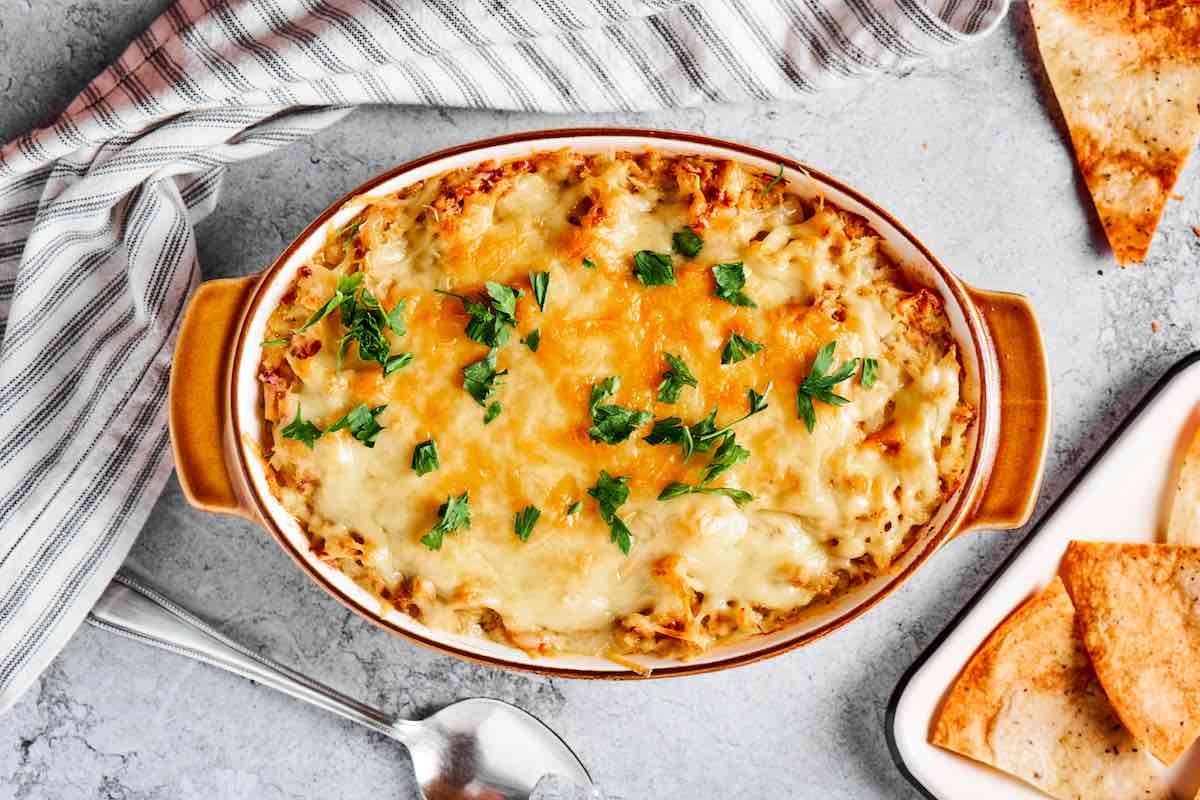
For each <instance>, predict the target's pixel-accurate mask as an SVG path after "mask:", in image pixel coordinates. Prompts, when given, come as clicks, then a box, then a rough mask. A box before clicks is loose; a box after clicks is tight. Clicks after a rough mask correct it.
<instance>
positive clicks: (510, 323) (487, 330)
mask: <svg viewBox="0 0 1200 800" xmlns="http://www.w3.org/2000/svg"><path fill="white" fill-rule="evenodd" d="M484 289H485V290H486V291H487V300H486V301H485V302H479V301H476V300H472V299H471V298H470V297H467V296H466V295H461V294H455V293H454V292H445V291H442V290H441V289H437V290H435V291H437V293H438V294H443V295H446V296H447V297H455V298H457V299H458V300H459V301H460V302H461V303H462V305H463V310H464V311H466V312H467V317H468V319H467V327H466V333H467V336H469V337H470V338H471V339H473V340H475V341H476V342H479V343H480V344H482V345H486V346H488V347H492V348H496V347H503V346H504V345H505V343H507V342H508V335H509V333H510V332H511V331H512V329H513V328H515V327H516V325H517V298H518V297H520V296H521V295H522V294H524V293H523V292H522V291H521V290H520V289H513V288H512V287H509V286H505V285H503V284H500V283H493V282H491V281H488V282H487V283H485V284H484Z"/></svg>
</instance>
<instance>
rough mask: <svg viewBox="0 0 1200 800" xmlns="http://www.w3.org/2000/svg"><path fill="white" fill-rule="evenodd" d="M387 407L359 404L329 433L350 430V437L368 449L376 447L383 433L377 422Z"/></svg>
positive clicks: (332, 426) (334, 424)
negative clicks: (371, 406) (376, 419)
mask: <svg viewBox="0 0 1200 800" xmlns="http://www.w3.org/2000/svg"><path fill="white" fill-rule="evenodd" d="M385 408H387V406H375V407H374V408H370V407H369V406H368V405H367V404H366V403H359V404H358V405H357V406H355V407H354V408H352V409H350V411H349V412H347V413H346V416H344V417H342V418H341V419H339V420H338V421H337V422H335V423H333V425H331V426H330V427H329V430H328V431H327V432H328V433H333V432H334V431H340V430H341V429H342V428H349V429H350V435H351V436H353V437H354V438H355V439H358V440H359V441H360V442H362V443H363V444H365V445H366V446H367V447H374V446H375V440H376V439H378V438H379V434H380V433H381V432H382V431H383V426H382V425H380V424H379V423H378V422H376V421H375V418H376V417H378V416H379V415H380V414H381V413H383V410H384V409H385Z"/></svg>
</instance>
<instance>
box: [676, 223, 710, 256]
mask: <svg viewBox="0 0 1200 800" xmlns="http://www.w3.org/2000/svg"><path fill="white" fill-rule="evenodd" d="M671 244H672V245H673V247H674V248H675V252H676V253H679V254H680V255H684V256H687V257H688V258H695V257H696V256H698V255H700V251H701V250H703V249H704V240H703V239H701V238H700V235H699V234H697V233H696V232H695V231H694V230H692V229H691V228H681V229H679V230H678V231H676V232H675V234H674V235H673V236H672V237H671Z"/></svg>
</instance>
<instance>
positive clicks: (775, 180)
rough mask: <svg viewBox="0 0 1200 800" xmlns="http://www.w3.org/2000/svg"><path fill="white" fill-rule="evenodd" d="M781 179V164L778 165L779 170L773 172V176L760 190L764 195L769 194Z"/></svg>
mask: <svg viewBox="0 0 1200 800" xmlns="http://www.w3.org/2000/svg"><path fill="white" fill-rule="evenodd" d="M781 181H783V164H780V165H779V172H777V173H775V177H774V178H772V179H771V182H770V183H768V184H767V185H766V188H764V189H763V190H762V193H763V194H764V195H766V194H770V193H771V190H772V189H774V188H775V185H776V184H778V183H780V182H781Z"/></svg>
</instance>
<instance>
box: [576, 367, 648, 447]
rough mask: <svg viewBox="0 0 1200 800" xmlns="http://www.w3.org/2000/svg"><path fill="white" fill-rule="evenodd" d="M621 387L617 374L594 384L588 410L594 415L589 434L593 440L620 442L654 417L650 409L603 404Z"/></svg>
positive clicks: (606, 442) (608, 442) (610, 442)
mask: <svg viewBox="0 0 1200 800" xmlns="http://www.w3.org/2000/svg"><path fill="white" fill-rule="evenodd" d="M619 388H621V379H620V378H619V377H617V376H616V375H614V376H612V377H611V378H605V379H604V380H602V381H600V382H599V383H595V384H593V385H592V399H591V402H589V403H588V412H589V413H590V414H591V417H592V426H591V427H590V428H588V436H590V437H592V441H595V442H604V443H605V444H619V443H621V442H623V441H625V440H626V439H628V438H629V437H630V435H632V434H633V432H634V431H635V430H637V429H638V428H640V427H641V426H643V425H645V424H646V423H647V422H649V421H650V420H651V419H652V417H653V415H652V414H650V412H648V411H637V410H635V409H632V408H626V407H625V406H618V405H601V403H602V402H603V401H605V400H607V399H608V398H610V397H612V396H613V395H614V394H616V393H617V389H619Z"/></svg>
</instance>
